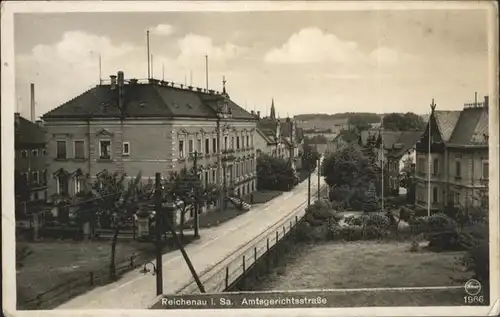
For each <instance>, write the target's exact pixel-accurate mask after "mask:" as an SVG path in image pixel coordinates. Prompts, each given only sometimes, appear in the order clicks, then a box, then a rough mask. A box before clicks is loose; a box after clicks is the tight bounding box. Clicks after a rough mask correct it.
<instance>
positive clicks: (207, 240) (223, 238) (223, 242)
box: [56, 174, 317, 309]
mask: <svg viewBox="0 0 500 317" xmlns="http://www.w3.org/2000/svg"><path fill="white" fill-rule="evenodd" d="M316 188H317V174H313V175H312V177H311V193H312V195H314V191H315V190H316ZM306 200H307V180H305V181H304V182H302V183H301V184H299V185H298V186H297V187H295V188H294V189H293V190H292V191H291V192H285V193H284V194H282V195H280V196H278V197H277V198H275V199H273V200H271V201H270V202H268V203H266V204H263V205H260V206H254V207H253V208H252V209H251V210H250V211H249V212H247V213H244V214H242V215H241V216H238V217H236V218H234V219H232V220H229V221H227V222H226V223H223V224H221V225H220V226H218V227H213V228H208V229H202V230H201V231H200V235H201V239H200V240H197V241H195V242H193V243H190V244H189V245H188V246H187V247H186V252H187V254H188V255H189V257H190V259H191V261H192V262H193V265H194V268H195V270H196V271H197V272H198V274H199V275H202V274H203V272H205V271H207V270H209V269H210V268H211V267H212V266H213V265H214V264H216V263H217V262H219V261H221V260H223V259H225V258H227V257H228V256H229V255H230V254H231V253H232V252H234V251H236V250H238V249H239V248H240V247H241V246H243V245H245V244H246V243H247V242H249V241H250V240H252V239H254V238H255V237H257V236H259V234H260V233H262V232H263V231H265V230H266V229H267V228H268V227H270V226H272V225H273V224H274V223H276V222H277V221H279V220H280V219H281V218H282V217H283V216H285V215H287V214H288V213H289V212H290V211H292V210H293V209H294V208H295V207H297V206H298V205H300V204H302V203H303V202H304V201H306ZM311 200H314V196H313V197H312V198H311ZM141 269H142V268H138V269H135V270H133V271H131V272H128V273H126V274H125V275H124V276H122V278H121V279H119V280H118V281H116V282H114V283H111V284H108V285H104V286H101V287H98V288H96V289H93V290H91V291H89V292H87V293H85V294H82V295H80V296H77V297H75V298H73V299H71V300H69V301H68V302H66V303H64V304H62V305H60V306H58V307H57V308H56V309H113V308H114V309H145V308H149V307H151V306H152V305H153V304H154V303H155V302H156V299H157V296H156V277H155V276H153V275H151V274H146V275H143V274H142V273H140V272H139V271H140V270H141ZM191 281H192V275H191V273H190V271H189V269H188V267H187V264H186V262H185V261H184V259H183V257H182V254H181V252H180V251H174V252H169V253H167V254H165V255H163V293H164V294H172V293H176V292H177V291H178V290H180V289H181V288H183V287H184V286H185V285H187V284H188V283H190V282H191Z"/></svg>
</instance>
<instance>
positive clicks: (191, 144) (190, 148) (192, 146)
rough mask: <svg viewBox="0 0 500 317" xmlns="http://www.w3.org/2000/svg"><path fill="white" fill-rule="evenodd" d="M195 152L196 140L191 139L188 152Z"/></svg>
mask: <svg viewBox="0 0 500 317" xmlns="http://www.w3.org/2000/svg"><path fill="white" fill-rule="evenodd" d="M193 152H194V140H189V143H188V153H193Z"/></svg>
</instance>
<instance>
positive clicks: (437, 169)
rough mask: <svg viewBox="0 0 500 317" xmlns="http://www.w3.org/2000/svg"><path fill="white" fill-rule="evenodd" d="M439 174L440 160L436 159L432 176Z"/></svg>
mask: <svg viewBox="0 0 500 317" xmlns="http://www.w3.org/2000/svg"><path fill="white" fill-rule="evenodd" d="M437 174H439V160H438V159H434V164H433V165H432V175H437Z"/></svg>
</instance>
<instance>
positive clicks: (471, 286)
mask: <svg viewBox="0 0 500 317" xmlns="http://www.w3.org/2000/svg"><path fill="white" fill-rule="evenodd" d="M464 289H465V292H466V293H467V294H469V295H470V296H476V295H477V294H479V292H481V283H479V281H478V280H475V279H470V280H468V281H467V283H465V286H464Z"/></svg>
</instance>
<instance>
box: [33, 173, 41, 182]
mask: <svg viewBox="0 0 500 317" xmlns="http://www.w3.org/2000/svg"><path fill="white" fill-rule="evenodd" d="M32 177H33V184H35V185H38V184H40V174H39V173H38V171H33V173H32Z"/></svg>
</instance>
